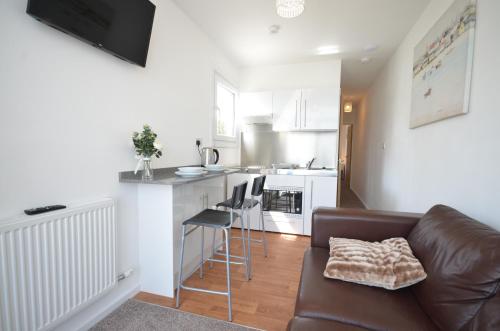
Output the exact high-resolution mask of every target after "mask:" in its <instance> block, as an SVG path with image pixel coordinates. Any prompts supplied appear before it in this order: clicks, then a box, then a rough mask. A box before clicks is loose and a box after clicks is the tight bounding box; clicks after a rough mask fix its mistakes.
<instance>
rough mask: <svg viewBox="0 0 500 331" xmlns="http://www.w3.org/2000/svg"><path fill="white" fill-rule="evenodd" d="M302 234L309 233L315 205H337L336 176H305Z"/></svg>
mask: <svg viewBox="0 0 500 331" xmlns="http://www.w3.org/2000/svg"><path fill="white" fill-rule="evenodd" d="M304 193H305V194H304V199H305V201H304V235H307V236H310V235H311V225H312V223H311V219H312V213H313V210H314V209H315V208H317V207H336V206H337V177H316V176H306V177H305V190H304Z"/></svg>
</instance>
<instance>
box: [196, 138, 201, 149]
mask: <svg viewBox="0 0 500 331" xmlns="http://www.w3.org/2000/svg"><path fill="white" fill-rule="evenodd" d="M196 146H198V147H200V146H201V138H196Z"/></svg>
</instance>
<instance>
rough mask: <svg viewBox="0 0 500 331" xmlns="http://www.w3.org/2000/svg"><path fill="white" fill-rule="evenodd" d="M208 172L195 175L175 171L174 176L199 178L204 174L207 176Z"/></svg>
mask: <svg viewBox="0 0 500 331" xmlns="http://www.w3.org/2000/svg"><path fill="white" fill-rule="evenodd" d="M207 173H208V171H203V172H196V173H193V172H191V173H190V172H184V171H176V172H175V174H176V175H177V176H181V177H200V176H203V175H205V174H207Z"/></svg>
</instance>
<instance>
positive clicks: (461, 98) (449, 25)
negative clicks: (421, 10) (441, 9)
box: [410, 0, 476, 128]
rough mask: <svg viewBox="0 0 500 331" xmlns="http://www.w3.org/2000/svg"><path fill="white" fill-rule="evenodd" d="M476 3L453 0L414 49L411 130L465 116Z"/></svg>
mask: <svg viewBox="0 0 500 331" xmlns="http://www.w3.org/2000/svg"><path fill="white" fill-rule="evenodd" d="M475 27H476V0H456V1H455V2H454V3H453V4H452V5H451V7H450V8H449V9H448V10H447V11H446V13H445V14H444V15H443V16H442V17H441V18H440V19H439V20H438V22H437V23H436V24H435V25H434V26H433V27H432V29H431V30H430V31H429V32H428V33H427V35H426V36H425V37H424V38H423V39H422V41H421V42H420V43H418V45H417V46H416V47H415V50H414V61H413V89H412V106H411V114H410V128H417V127H419V126H422V125H426V124H429V123H433V122H436V121H440V120H444V119H446V118H450V117H454V116H458V115H463V114H467V113H468V112H469V97H470V87H471V80H472V62H473V56H474V35H475Z"/></svg>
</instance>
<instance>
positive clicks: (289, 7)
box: [276, 0, 306, 18]
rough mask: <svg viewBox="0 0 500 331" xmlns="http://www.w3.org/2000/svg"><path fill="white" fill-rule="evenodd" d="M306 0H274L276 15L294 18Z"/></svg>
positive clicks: (301, 9) (302, 9) (299, 12)
mask: <svg viewBox="0 0 500 331" xmlns="http://www.w3.org/2000/svg"><path fill="white" fill-rule="evenodd" d="M305 2H306V0H276V10H277V12H278V15H279V16H281V17H284V18H294V17H297V16H299V15H300V14H302V12H303V11H304V8H305Z"/></svg>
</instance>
